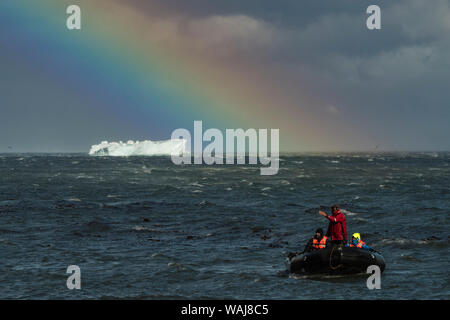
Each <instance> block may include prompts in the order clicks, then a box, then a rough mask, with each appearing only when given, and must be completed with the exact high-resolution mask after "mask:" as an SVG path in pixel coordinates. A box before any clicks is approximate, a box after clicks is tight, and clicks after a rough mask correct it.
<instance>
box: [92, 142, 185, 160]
mask: <svg viewBox="0 0 450 320" xmlns="http://www.w3.org/2000/svg"><path fill="white" fill-rule="evenodd" d="M185 151H186V140H184V139H171V140H164V141H151V140H145V141H136V142H134V141H132V140H130V141H128V142H127V143H124V142H122V141H120V142H108V141H102V143H100V144H96V145H93V146H92V147H91V150H90V151H89V155H91V156H119V157H126V156H170V155H181V154H183V152H185Z"/></svg>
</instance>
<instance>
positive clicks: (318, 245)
mask: <svg viewBox="0 0 450 320" xmlns="http://www.w3.org/2000/svg"><path fill="white" fill-rule="evenodd" d="M327 239H328V238H327V236H323V237H322V239H321V240H320V241H317V239H316V238H314V239H313V242H312V247H313V248H314V249H323V248H325V247H326V246H327Z"/></svg>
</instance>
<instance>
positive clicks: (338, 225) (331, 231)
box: [319, 205, 347, 245]
mask: <svg viewBox="0 0 450 320" xmlns="http://www.w3.org/2000/svg"><path fill="white" fill-rule="evenodd" d="M331 212H332V215H331V216H329V215H327V214H326V213H325V212H323V211H320V210H319V214H320V215H321V216H323V217H325V218H327V219H328V220H329V221H330V223H329V224H328V230H327V234H326V235H327V237H331V243H332V244H334V245H343V244H345V243H347V223H346V221H345V216H344V214H343V213H342V212H341V211H340V210H339V207H338V206H337V205H333V206H332V207H331Z"/></svg>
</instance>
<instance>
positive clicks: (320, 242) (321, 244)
mask: <svg viewBox="0 0 450 320" xmlns="http://www.w3.org/2000/svg"><path fill="white" fill-rule="evenodd" d="M327 245H330V239H329V238H328V237H327V236H324V235H323V230H322V228H319V229H317V230H316V234H315V235H314V237H313V238H311V239H310V240H309V241H308V243H307V244H306V246H305V250H303V252H311V251H316V250H320V249H323V248H325V247H326V246H327Z"/></svg>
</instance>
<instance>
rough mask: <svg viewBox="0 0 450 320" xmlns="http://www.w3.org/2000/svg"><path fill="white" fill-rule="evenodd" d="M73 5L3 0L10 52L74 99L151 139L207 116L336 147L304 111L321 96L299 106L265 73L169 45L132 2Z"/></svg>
mask: <svg viewBox="0 0 450 320" xmlns="http://www.w3.org/2000/svg"><path fill="white" fill-rule="evenodd" d="M69 2H70V1H68V2H65V1H50V0H43V1H42V0H41V1H33V2H31V1H17V0H14V1H12V0H6V1H2V3H1V4H0V20H1V26H3V27H5V26H7V27H8V28H9V30H11V33H10V37H11V40H10V44H11V45H9V46H8V50H10V52H11V55H14V56H15V59H18V60H19V61H21V62H22V63H24V64H25V65H26V67H27V68H31V69H33V70H34V71H33V72H34V73H36V75H37V76H39V77H45V78H49V79H51V80H52V82H53V83H54V86H55V87H56V88H58V90H61V92H64V93H65V94H66V95H67V99H72V98H73V99H78V100H80V99H81V100H83V99H84V100H89V101H91V102H94V104H95V106H96V108H98V110H97V111H98V113H99V114H103V115H104V117H106V118H107V117H114V118H115V119H121V121H123V122H126V124H124V125H128V126H139V127H141V128H142V130H143V131H145V132H148V133H149V134H151V133H152V131H151V130H154V131H155V132H156V131H158V130H159V131H160V132H166V134H167V136H166V138H168V137H170V133H171V132H172V130H174V129H176V128H178V127H183V128H187V129H190V128H191V127H192V124H193V121H194V120H202V121H203V123H204V124H205V126H208V127H215V128H219V129H224V128H239V127H241V128H244V129H245V128H279V129H280V143H281V150H282V151H283V150H284V151H301V150H305V149H306V150H308V149H309V150H311V149H312V150H314V149H317V148H316V147H317V146H320V148H330V146H331V145H332V143H333V141H332V139H331V138H330V136H332V134H331V135H330V133H329V132H327V131H326V130H323V128H320V130H319V129H317V128H316V124H317V123H319V120H318V119H315V118H314V117H313V116H312V115H311V114H308V112H306V111H305V110H304V109H303V108H302V105H305V104H309V103H314V102H313V99H312V98H311V97H305V99H302V101H292V99H290V98H289V97H288V95H287V94H285V88H283V87H282V86H281V85H279V84H277V82H276V81H274V80H272V79H271V78H272V77H271V75H270V74H269V73H268V72H266V71H265V70H261V69H260V68H259V69H258V68H257V67H255V66H251V65H248V64H245V63H244V62H243V61H239V60H235V61H231V62H230V61H227V62H222V61H216V60H214V59H212V58H211V57H205V56H201V55H199V54H198V52H196V51H192V50H189V48H190V40H191V39H189V38H183V37H178V38H176V39H173V41H172V42H171V43H170V44H167V43H163V42H160V41H159V40H160V39H161V28H157V27H155V24H154V22H153V21H152V19H149V18H148V17H147V16H146V15H145V14H144V13H142V12H139V11H137V10H136V9H133V8H131V7H129V6H126V5H124V4H119V3H117V2H114V1H109V0H95V1H72V2H70V3H69ZM75 3H77V4H79V5H80V7H81V10H82V29H81V30H75V31H74V30H72V31H71V30H68V29H67V28H66V19H67V14H66V12H65V11H66V7H67V6H68V5H69V4H75ZM151 11H152V12H153V14H154V15H155V16H156V15H157V13H158V12H161V13H163V12H164V8H163V7H161V5H156V4H154V5H152V7H151ZM158 41H159V42H158ZM2 45H3V44H2ZM299 85H301V84H299ZM107 120H108V119H103V120H102V119H99V121H107ZM148 128H151V130H149V129H148ZM129 138H130V139H133V137H129ZM148 138H150V139H152V138H153V137H151V136H149V137H148ZM95 142H98V141H93V143H95Z"/></svg>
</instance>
